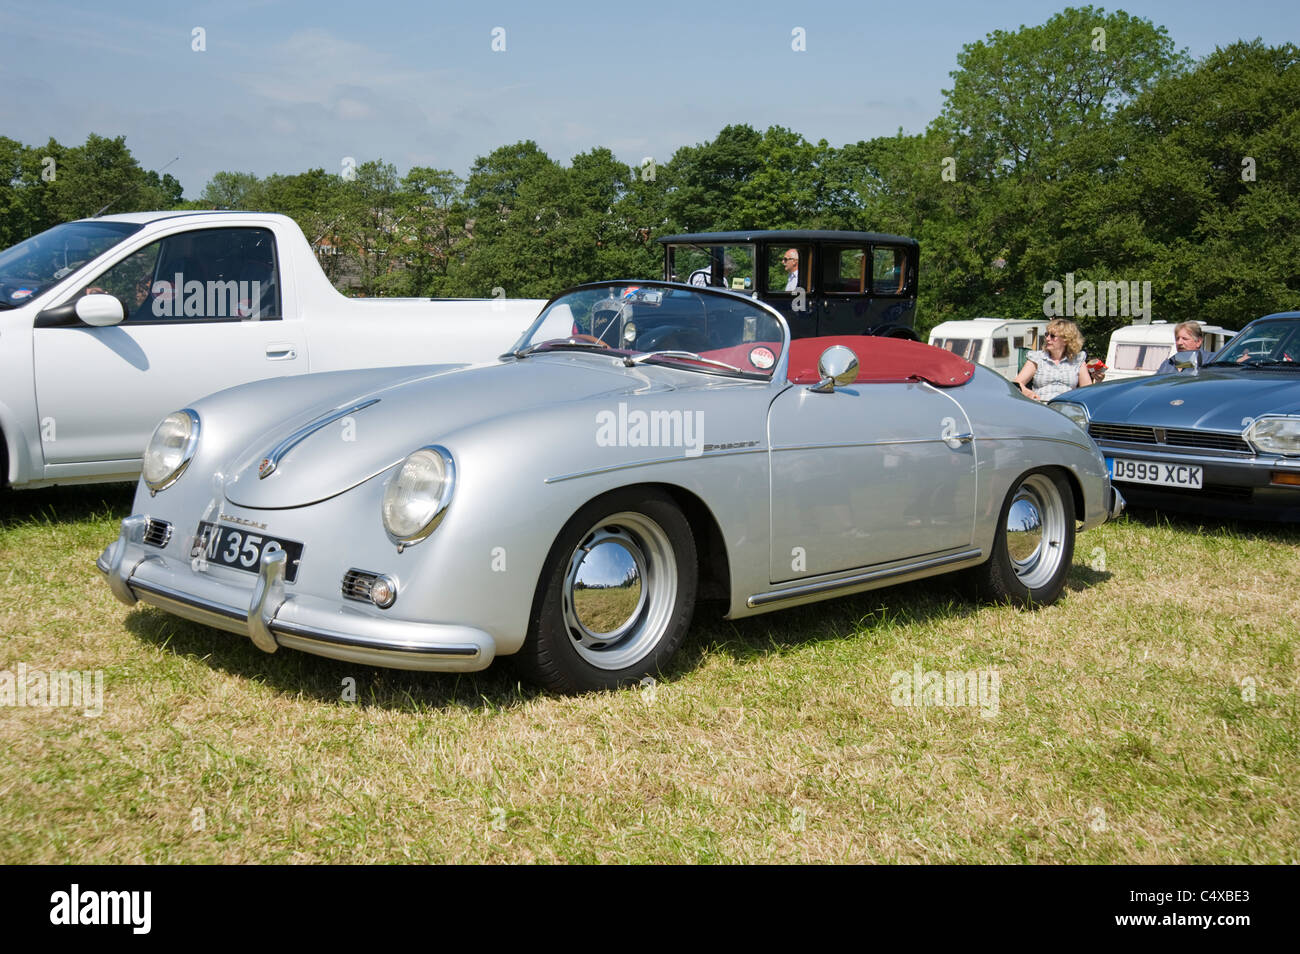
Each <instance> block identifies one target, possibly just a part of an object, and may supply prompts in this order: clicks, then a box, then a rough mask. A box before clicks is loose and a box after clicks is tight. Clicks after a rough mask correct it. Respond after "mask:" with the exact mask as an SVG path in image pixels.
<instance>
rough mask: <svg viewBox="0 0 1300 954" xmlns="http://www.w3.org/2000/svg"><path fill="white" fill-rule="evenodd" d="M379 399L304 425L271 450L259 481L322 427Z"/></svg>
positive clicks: (342, 409)
mask: <svg viewBox="0 0 1300 954" xmlns="http://www.w3.org/2000/svg"><path fill="white" fill-rule="evenodd" d="M378 403H379V398H371V399H370V400H369V401H359V402H357V403H356V404H353V405H350V406H348V407H344V408H340V409H339V410H337V411H331V412H330V413H329V414H326V415H325V416H324V417H318V418H316V420H314V421H311V422H309V423H307V424H304V425H303V426H302V427H300V428H298V430H296V431H294V432H293V433H292V434H290V435H289V436H288V437H286V438H285V439H284V440H282V441H280V443H278V444H276V445H275V446H274V447H273V448H271V450H270V452H269V453H268V454H267V455H266V457H264V458H263V459H262V465H261V466H260V467H258V468H257V476H258V479H259V480H261V479H264V478H266V477H270V476H271V475H272V474H273V473H275V469H276V468H277V467H279V466H280V461H281V460H283V459H284V455H285V454H287V453H289V451H291V450H293V449H294V448H295V447H297V446H298V445H299V444H301V443H302V442H303V441H305V440H306V439H307V438H309V437H311V435H313V434H315V433H316V432H317V431H319V430H320V429H321V428H322V427H326V426H327V425H330V424H333V423H334V422H335V421H337V420H340V419H342V418H345V417H347V416H348V415H349V414H355V413H356V412H357V411H364V410H365V409H366V408H368V407H370V406H371V405H372V404H378Z"/></svg>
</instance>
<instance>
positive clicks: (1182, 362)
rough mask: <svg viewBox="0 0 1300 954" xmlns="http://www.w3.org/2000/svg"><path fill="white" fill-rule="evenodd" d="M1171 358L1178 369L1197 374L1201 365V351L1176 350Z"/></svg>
mask: <svg viewBox="0 0 1300 954" xmlns="http://www.w3.org/2000/svg"><path fill="white" fill-rule="evenodd" d="M1169 360H1170V361H1172V362H1173V363H1174V369H1175V370H1176V371H1191V372H1192V373H1193V374H1195V373H1196V370H1197V368H1199V367H1200V366H1201V353H1200V352H1199V351H1175V352H1174V353H1173V355H1172V356H1171V357H1170V359H1169Z"/></svg>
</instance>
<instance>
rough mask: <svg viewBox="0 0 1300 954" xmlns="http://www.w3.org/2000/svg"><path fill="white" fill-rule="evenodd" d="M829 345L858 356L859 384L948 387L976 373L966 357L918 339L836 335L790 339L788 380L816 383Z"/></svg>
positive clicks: (800, 382)
mask: <svg viewBox="0 0 1300 954" xmlns="http://www.w3.org/2000/svg"><path fill="white" fill-rule="evenodd" d="M832 345H844V347H846V348H848V349H849V350H850V351H852V352H853V353H854V354H856V355H857V356H858V381H857V383H859V384H872V383H885V382H890V381H893V382H901V381H928V382H929V383H930V384H933V385H935V386H936V387H940V388H951V387H956V386H957V385H959V384H965V383H966V382H967V381H969V380H970V379H971V377H972V376H973V375H974V374H975V365H973V364H971V363H970V362H969V361H967V360H966V359H965V358H962V357H959V356H957V355H955V354H953V353H952V352H951V351H944V350H943V349H942V348H935V347H932V346H931V345H928V344H922V343H921V342H919V341H908V340H907V339H906V338H878V337H875V336H869V335H838V336H835V337H826V338H796V339H795V340H794V341H791V342H790V371H789V374H788V377H789V379H790V383H792V384H816V383H817V381H818V380H819V378H818V375H817V359H818V358H820V357H821V356H822V352H823V351H825V350H826V349H827V348H829V347H831V346H832Z"/></svg>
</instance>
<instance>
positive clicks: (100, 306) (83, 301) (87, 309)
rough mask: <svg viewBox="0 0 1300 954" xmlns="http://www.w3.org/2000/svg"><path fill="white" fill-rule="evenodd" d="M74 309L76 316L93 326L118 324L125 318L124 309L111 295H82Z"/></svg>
mask: <svg viewBox="0 0 1300 954" xmlns="http://www.w3.org/2000/svg"><path fill="white" fill-rule="evenodd" d="M74 310H75V311H76V313H77V317H78V318H80V319H81V320H82V321H84V322H85V323H86V324H88V325H90V326H91V327H93V328H108V327H110V326H111V325H120V324H121V323H122V322H123V321H124V320H125V319H126V309H124V308H123V307H122V303H121V302H120V301H118V300H117V299H116V298H115V297H113V296H112V295H100V294H95V295H82V296H81V297H80V298H78V299H77V302H76V305H75V306H74Z"/></svg>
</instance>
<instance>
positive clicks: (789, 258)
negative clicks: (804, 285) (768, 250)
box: [781, 248, 799, 292]
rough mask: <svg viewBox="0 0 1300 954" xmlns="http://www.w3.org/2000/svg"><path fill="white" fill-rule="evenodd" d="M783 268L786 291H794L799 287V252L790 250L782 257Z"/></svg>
mask: <svg viewBox="0 0 1300 954" xmlns="http://www.w3.org/2000/svg"><path fill="white" fill-rule="evenodd" d="M781 267H782V268H784V269H785V271H786V276H785V290H786V291H788V292H792V291H794V290H795V289H796V288H798V287H799V252H798V250H797V249H793V248H788V249H786V250H785V254H784V255H782V256H781Z"/></svg>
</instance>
